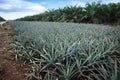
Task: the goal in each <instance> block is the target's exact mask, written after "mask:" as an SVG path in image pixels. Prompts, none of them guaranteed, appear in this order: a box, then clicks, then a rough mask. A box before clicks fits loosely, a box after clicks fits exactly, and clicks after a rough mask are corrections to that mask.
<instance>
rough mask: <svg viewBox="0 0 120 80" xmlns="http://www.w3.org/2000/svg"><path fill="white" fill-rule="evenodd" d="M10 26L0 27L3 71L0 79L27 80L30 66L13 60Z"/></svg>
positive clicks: (0, 54) (0, 57)
mask: <svg viewBox="0 0 120 80" xmlns="http://www.w3.org/2000/svg"><path fill="white" fill-rule="evenodd" d="M10 31H11V30H10V26H9V25H6V26H4V29H1V28H0V65H2V66H3V71H2V72H0V80H27V75H26V74H27V73H28V68H27V67H26V66H23V65H22V64H21V63H20V62H18V61H15V60H13V57H12V56H11V54H12V50H10V49H9V44H8V40H10V38H11V36H10Z"/></svg>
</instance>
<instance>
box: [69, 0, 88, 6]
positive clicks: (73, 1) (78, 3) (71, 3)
mask: <svg viewBox="0 0 120 80" xmlns="http://www.w3.org/2000/svg"><path fill="white" fill-rule="evenodd" d="M85 4H86V3H85V2H81V1H78V0H71V1H70V5H77V6H82V7H85Z"/></svg>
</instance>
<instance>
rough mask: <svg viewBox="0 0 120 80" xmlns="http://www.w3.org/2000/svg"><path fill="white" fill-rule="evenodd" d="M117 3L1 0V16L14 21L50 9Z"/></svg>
mask: <svg viewBox="0 0 120 80" xmlns="http://www.w3.org/2000/svg"><path fill="white" fill-rule="evenodd" d="M98 1H101V2H102V3H106V4H107V3H111V2H113V3H117V2H120V0H103V1H102V0H0V16H1V17H3V18H5V19H6V20H13V19H17V18H21V17H24V16H30V15H35V14H39V13H43V12H44V11H46V10H48V9H57V8H63V7H65V6H69V5H80V6H85V4H86V3H87V2H89V3H91V2H98Z"/></svg>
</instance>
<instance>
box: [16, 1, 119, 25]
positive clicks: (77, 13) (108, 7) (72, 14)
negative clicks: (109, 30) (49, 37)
mask: <svg viewBox="0 0 120 80" xmlns="http://www.w3.org/2000/svg"><path fill="white" fill-rule="evenodd" d="M17 20H20V21H50V22H51V21H52V22H77V23H81V22H83V23H111V24H112V23H117V24H120V3H109V4H102V3H100V2H98V3H95V2H93V3H87V4H86V6H85V7H81V6H76V5H75V6H66V7H64V8H59V9H52V10H47V11H45V12H44V13H41V14H37V15H34V16H27V17H24V18H20V19H17Z"/></svg>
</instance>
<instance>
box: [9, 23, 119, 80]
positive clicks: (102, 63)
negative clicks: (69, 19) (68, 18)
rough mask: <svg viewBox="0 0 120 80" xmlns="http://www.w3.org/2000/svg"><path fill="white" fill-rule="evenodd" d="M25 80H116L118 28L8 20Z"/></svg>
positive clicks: (11, 45)
mask: <svg viewBox="0 0 120 80" xmlns="http://www.w3.org/2000/svg"><path fill="white" fill-rule="evenodd" d="M9 24H10V25H11V27H12V34H11V35H13V38H12V40H11V44H10V47H11V48H12V49H13V51H14V52H13V55H14V57H15V59H16V60H20V61H22V62H23V64H25V65H30V66H31V71H30V72H29V80H120V26H117V27H111V26H110V25H97V24H83V23H80V24H78V23H65V22H63V23H61V22H37V21H9Z"/></svg>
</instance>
